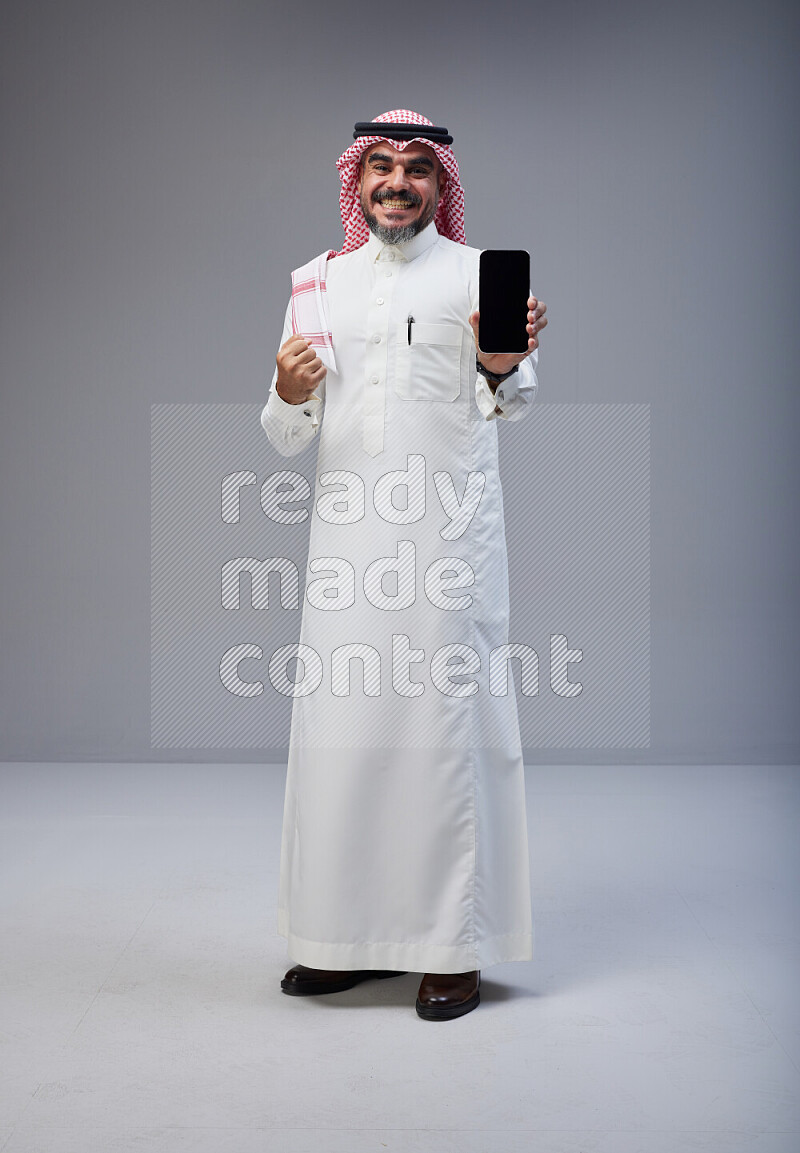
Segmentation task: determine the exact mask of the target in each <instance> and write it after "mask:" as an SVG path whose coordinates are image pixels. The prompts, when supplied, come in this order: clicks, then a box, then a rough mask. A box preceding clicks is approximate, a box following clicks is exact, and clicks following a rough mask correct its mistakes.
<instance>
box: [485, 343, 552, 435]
mask: <svg viewBox="0 0 800 1153" xmlns="http://www.w3.org/2000/svg"><path fill="white" fill-rule="evenodd" d="M538 362H539V349H538V348H534V350H533V352H532V353H531V354H530V356H527V357H526V358H525V360H523V361H522V362H521V363H520V366H519V370H518V371H517V372H515V373H514V375H513V376H510V377H509V378H508V380H504V381H503V382H502V384H498V386H497V391H496V392H495V393H494V395H493V394H492V390H491V389H490V388H489V384H488V382H487V380H486V378H485V377H483V376H481V375H480V373H476V374H475V377H476V379H475V403H476V404H477V406H478V408H479V409H480V411H481V412H482V413H483V415H484V416H485V417H486V419H487V420H496V419H497V417H498V416H502V417H503V419H504V420H521V419H522V417H523V416H525V414H526V413H527V412H529V411H530V406H531V403H532V402H533V401H534V400H535V398H536V391H537V389H538V388H539V381H538V378H537V376H536V365H537V364H538ZM495 408H499V409H500V412H499V413H498V412H495Z"/></svg>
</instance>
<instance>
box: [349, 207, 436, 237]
mask: <svg viewBox="0 0 800 1153" xmlns="http://www.w3.org/2000/svg"><path fill="white" fill-rule="evenodd" d="M437 208H438V204H434V205H433V207H432V208H430V209H429V210H428V212H427V214H426V215H425V216H420V218H419V219H418V220H414V221H412V223H411V224H398V225H397V226H396V227H394V228H391V227H389V226H388V225H386V224H380V223H379V222H378V218H377V217H376V216H373V214H372V213H371V212H370V211H369V209H368V208H367V207H366V206H365V204H364V202H363V201H362V203H361V211H362V212H363V213H364V219H365V220H366V222H367V224H368V225H369V230H370V232H371V233H373V235H375V236H377V238H378V240H380V241H381V242H382V243H383V244H402V243H403V242H404V241H406V240H412V239H413V237H415V236H416V235H417V233H419V232H422V230H423V228H427V227H428V225H429V224H430V222H431V221H432V220H433V218H434V216H435V215H436V209H437Z"/></svg>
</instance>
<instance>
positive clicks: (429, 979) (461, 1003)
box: [417, 969, 481, 1021]
mask: <svg viewBox="0 0 800 1153" xmlns="http://www.w3.org/2000/svg"><path fill="white" fill-rule="evenodd" d="M480 984H481V971H480V969H473V970H472V971H471V972H469V973H426V974H425V976H424V977H423V978H422V981H421V983H420V986H419V993H418V994H417V1014H418V1015H419V1016H420V1017H422V1018H423V1020H425V1021H449V1020H450V1018H451V1017H463V1015H464V1014H465V1013H469V1012H470V1011H471V1010H472V1009H477V1007H478V1005H479V1004H480V1000H481V994H480Z"/></svg>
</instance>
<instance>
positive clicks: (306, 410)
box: [261, 301, 325, 456]
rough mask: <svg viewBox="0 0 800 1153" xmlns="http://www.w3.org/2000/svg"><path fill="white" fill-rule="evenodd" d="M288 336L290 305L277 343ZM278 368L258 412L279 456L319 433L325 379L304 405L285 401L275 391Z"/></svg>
mask: <svg viewBox="0 0 800 1153" xmlns="http://www.w3.org/2000/svg"><path fill="white" fill-rule="evenodd" d="M291 335H292V305H291V301H290V302H289V304H288V305H287V308H286V316H285V318H284V322H283V335H282V336H281V345H283V344H285V342H286V341H287V340H288V339H289V337H290V336H291ZM277 379H278V369H277V366H276V368H275V372H274V373H273V375H272V384H271V385H270V390H269V396H268V398H267V403H266V404H265V405H264V408H263V410H262V412H261V426H262V428H263V429H264V432H265V433H266V434H267V437H268V438H269V442H270V444H271V445H272V447H273V448H274V449H275V450H276V451H277V452H279V453H280V454H281V456H296V455H297V453H299V452H302V451H303V449H304V448H306V446H307V445H309V444H310V443H311V441H312V440H313V439H314V437H315V436H316V435H317V433H318V432H319V428H320V425H321V424H322V416H323V412H324V409H325V381H324V380H323V381H322V383H321V384H320V385H319V387H318V389H317V392H315V393H314V394H313V395H312V396H311V397H309V399H308V400H307V401H306V402H305V403H304V404H288V403H287V402H286V401H285V400H283V399H282V398H281V397H280V396H279V395H278V393H277V390H276V388H275V382H276V381H277Z"/></svg>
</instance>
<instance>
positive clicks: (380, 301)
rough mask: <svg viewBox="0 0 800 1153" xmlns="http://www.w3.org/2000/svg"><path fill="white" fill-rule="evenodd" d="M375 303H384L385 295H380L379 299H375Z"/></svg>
mask: <svg viewBox="0 0 800 1153" xmlns="http://www.w3.org/2000/svg"><path fill="white" fill-rule="evenodd" d="M375 303H376V304H383V297H382V296H379V297H378V299H377V300H376V301H375Z"/></svg>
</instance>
